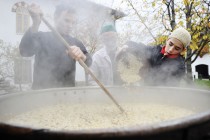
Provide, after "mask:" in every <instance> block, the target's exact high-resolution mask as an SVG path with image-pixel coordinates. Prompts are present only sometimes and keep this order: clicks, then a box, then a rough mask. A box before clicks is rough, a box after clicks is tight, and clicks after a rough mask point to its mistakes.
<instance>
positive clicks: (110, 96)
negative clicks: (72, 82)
mask: <svg viewBox="0 0 210 140" xmlns="http://www.w3.org/2000/svg"><path fill="white" fill-rule="evenodd" d="M42 21H43V22H44V23H45V24H46V25H47V27H48V28H50V30H52V32H53V33H54V34H55V35H56V36H57V37H58V39H59V40H60V41H61V42H62V43H63V44H64V45H65V46H66V48H68V47H69V46H70V45H69V44H68V42H67V41H66V40H65V39H64V38H63V37H62V36H61V35H60V34H59V33H58V32H57V31H56V30H55V29H54V28H53V27H52V26H51V24H49V22H48V21H47V20H46V19H45V18H44V17H42ZM78 61H79V64H80V65H81V66H82V67H83V68H84V69H85V70H86V71H87V72H88V74H90V76H91V77H92V78H93V79H94V80H95V82H96V83H97V84H98V85H99V86H100V87H101V88H102V89H103V91H104V92H105V93H106V94H107V95H108V96H109V98H110V99H111V100H112V101H113V102H114V104H115V105H116V106H117V107H118V108H119V109H120V111H121V112H124V110H123V108H122V107H121V106H120V105H119V104H118V102H117V101H116V100H115V99H114V98H113V96H112V95H111V94H110V92H109V91H108V90H107V89H106V88H105V87H104V85H103V84H102V83H101V82H100V81H99V80H98V79H97V78H96V76H95V75H94V74H93V73H92V71H91V70H90V69H89V68H88V66H87V65H86V64H85V63H84V61H83V60H82V59H79V60H78Z"/></svg>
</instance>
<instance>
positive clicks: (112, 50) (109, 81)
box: [88, 24, 120, 86]
mask: <svg viewBox="0 0 210 140" xmlns="http://www.w3.org/2000/svg"><path fill="white" fill-rule="evenodd" d="M100 45H101V46H100V48H101V49H100V50H98V51H97V52H95V53H94V55H93V62H92V65H91V66H90V69H91V71H92V72H93V73H94V74H95V76H96V77H97V78H98V80H99V81H101V82H102V83H103V84H104V85H117V84H119V83H120V81H119V78H118V74H117V70H116V62H115V56H116V52H117V48H118V34H117V31H116V28H115V26H114V25H113V24H106V25H103V26H102V28H101V31H100ZM88 85H92V86H95V85H97V83H96V82H95V81H94V80H93V79H92V78H91V77H90V76H89V77H88Z"/></svg>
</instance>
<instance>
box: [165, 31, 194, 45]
mask: <svg viewBox="0 0 210 140" xmlns="http://www.w3.org/2000/svg"><path fill="white" fill-rule="evenodd" d="M169 38H176V39H178V40H179V41H181V42H182V44H183V45H184V47H187V46H188V45H190V42H191V35H190V33H189V32H188V31H187V30H186V29H184V28H182V27H179V28H177V29H175V30H174V31H173V32H172V33H171V35H169Z"/></svg>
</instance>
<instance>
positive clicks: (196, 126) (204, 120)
mask: <svg viewBox="0 0 210 140" xmlns="http://www.w3.org/2000/svg"><path fill="white" fill-rule="evenodd" d="M108 90H109V91H110V92H111V93H112V95H113V96H114V98H115V99H116V100H117V101H118V102H119V104H120V105H122V107H123V104H124V103H126V102H154V103H164V104H168V105H176V106H180V107H183V108H189V109H191V108H194V110H196V112H197V113H196V114H195V115H191V116H187V117H185V118H182V119H177V120H173V121H166V122H162V123H159V124H155V125H149V126H145V127H140V126H139V127H133V126H130V127H127V128H126V129H125V128H117V129H114V128H113V129H97V130H78V131H52V130H46V129H42V128H40V129H34V128H30V127H23V126H14V125H9V124H7V123H4V122H0V138H1V139H2V138H3V137H6V139H9V138H12V139H13V138H15V139H43V140H45V139H54V140H57V139H63V140H66V139H99V138H100V139H143V140H151V139H156V140H160V139H161V140H166V139H167V140H183V139H186V140H204V139H205V140H208V139H210V91H207V90H196V89H185V88H165V87H130V88H126V87H108ZM60 102H73V103H74V102H75V103H78V102H110V104H113V103H112V102H111V100H110V99H109V98H108V96H107V95H106V94H105V93H104V92H103V91H102V90H101V89H100V88H97V87H80V88H62V89H49V90H40V91H28V92H23V93H14V94H8V95H2V96H0V116H3V115H6V114H9V113H13V114H18V113H21V112H25V111H27V110H32V109H35V108H37V107H40V106H45V105H49V104H54V103H60ZM113 106H115V105H114V104H113Z"/></svg>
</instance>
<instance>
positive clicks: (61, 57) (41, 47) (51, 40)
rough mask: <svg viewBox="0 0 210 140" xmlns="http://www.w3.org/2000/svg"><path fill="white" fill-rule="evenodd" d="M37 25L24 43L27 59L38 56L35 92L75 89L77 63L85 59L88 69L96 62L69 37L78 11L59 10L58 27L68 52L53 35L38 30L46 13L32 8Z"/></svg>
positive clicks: (77, 42) (35, 66)
mask: <svg viewBox="0 0 210 140" xmlns="http://www.w3.org/2000/svg"><path fill="white" fill-rule="evenodd" d="M29 13H30V15H31V18H32V21H33V24H32V26H31V27H30V28H29V29H28V30H27V31H26V33H25V34H24V36H23V38H22V40H21V42H20V46H19V49H20V54H21V55H22V56H23V57H31V56H35V62H34V72H33V85H32V89H44V88H57V87H71V86H75V71H76V60H78V59H82V60H83V61H84V62H85V63H86V64H87V65H88V66H90V64H91V63H92V59H91V57H90V55H89V54H88V52H87V50H86V48H85V46H84V45H83V44H82V43H81V42H80V41H79V40H77V39H75V38H73V37H71V36H70V35H69V32H70V30H71V29H72V25H73V24H74V23H75V15H74V14H75V11H74V10H73V9H71V8H70V7H68V6H66V5H59V6H57V7H56V11H55V13H54V19H55V20H54V21H55V28H56V30H57V31H58V32H59V33H60V34H61V36H62V37H63V38H64V39H65V40H66V41H67V42H68V43H69V45H70V46H69V48H68V49H67V48H66V47H65V46H64V44H63V43H62V42H61V41H60V40H59V39H57V38H56V35H55V34H54V33H52V32H40V31H38V29H39V26H40V23H41V16H42V15H43V14H42V11H41V9H40V7H39V6H37V5H35V4H32V5H30V6H29Z"/></svg>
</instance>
